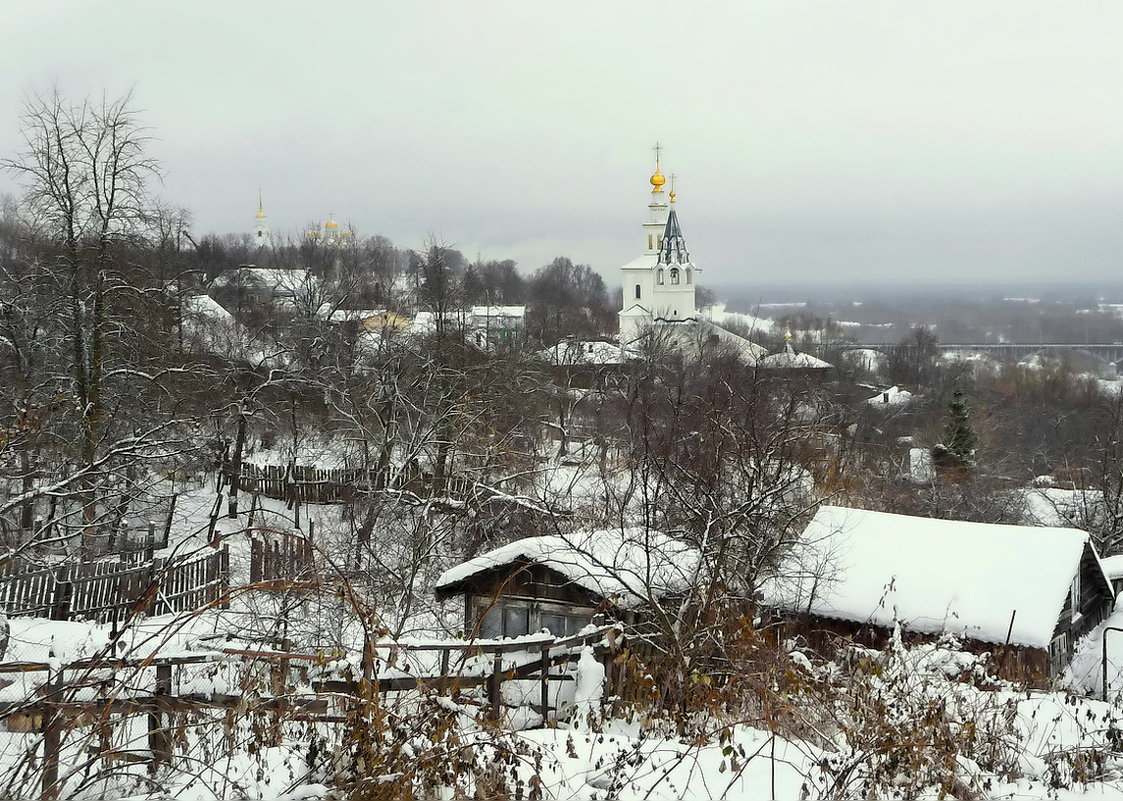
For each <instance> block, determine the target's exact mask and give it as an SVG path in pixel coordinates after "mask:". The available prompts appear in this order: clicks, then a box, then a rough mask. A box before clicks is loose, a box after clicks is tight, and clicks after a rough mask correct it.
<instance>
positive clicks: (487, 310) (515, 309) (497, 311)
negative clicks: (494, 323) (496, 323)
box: [472, 306, 526, 318]
mask: <svg viewBox="0 0 1123 801" xmlns="http://www.w3.org/2000/svg"><path fill="white" fill-rule="evenodd" d="M472 316H473V317H519V318H522V317H525V316H526V306H473V307H472Z"/></svg>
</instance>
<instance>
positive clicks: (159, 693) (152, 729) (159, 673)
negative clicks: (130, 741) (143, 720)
mask: <svg viewBox="0 0 1123 801" xmlns="http://www.w3.org/2000/svg"><path fill="white" fill-rule="evenodd" d="M171 694H172V666H171V665H170V664H163V665H157V666H156V692H155V698H154V699H153V706H152V711H151V712H149V713H148V750H149V751H151V752H152V761H151V762H149V763H148V772H149V773H155V772H156V771H157V769H159V767H160V765H161V764H163V763H165V762H169V761H170V760H171V758H172V740H171V736H170V735H169V734H168V730H167V729H166V728H165V727H164V719H165V717H166V714H167V712H168V707H169V704H168V696H170V695H171Z"/></svg>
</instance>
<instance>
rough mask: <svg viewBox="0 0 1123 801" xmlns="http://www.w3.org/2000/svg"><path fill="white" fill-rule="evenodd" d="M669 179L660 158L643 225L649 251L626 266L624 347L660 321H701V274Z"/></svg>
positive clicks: (622, 311) (622, 314)
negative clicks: (698, 302) (698, 281)
mask: <svg viewBox="0 0 1123 801" xmlns="http://www.w3.org/2000/svg"><path fill="white" fill-rule="evenodd" d="M666 182H667V179H666V178H664V177H663V173H662V172H661V171H660V163H659V157H658V156H656V161H655V172H654V173H653V174H652V176H651V202H650V203H649V204H648V206H647V208H648V217H647V222H645V223H644V224H643V235H644V242H645V244H646V245H647V250H646V252H645V253H644V254H643V255H642V256H640V257H639V258H637V259H635V260H633V261H631V262H629V263H628V264H625V265H624V266H623V267H621V268H620V269H621V271H622V273H623V276H622V277H623V281H624V305H623V307H622V308H621V309H620V313H619V319H620V342H621V343H622V344H627V343H629V342H633V341H635V340H636V339H638V338H639V337H640V336H641V335H642V334H643V333H644V331H645V330H647V329H648V328H650V326H651V325H652V323H655V322H685V321H688V320H697V319H698V317H699V314H698V310H697V309H696V308H695V301H694V282H695V280H696V276H697V274H698V272H699V270H698V267H697V266H696V265H695V264H694V263H693V262H691V261H690V253H689V252H688V251H687V249H686V240H685V239H684V238H683V236H682V228H681V227H680V226H679V222H678V213H677V212H676V211H675V205H674V204H675V190H674V187H673V185H672V188H671V191H670V193H668V194H665V193H664V192H663V186H664V184H666Z"/></svg>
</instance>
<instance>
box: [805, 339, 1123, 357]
mask: <svg viewBox="0 0 1123 801" xmlns="http://www.w3.org/2000/svg"><path fill="white" fill-rule="evenodd" d="M835 347H841V349H842V350H844V351H845V350H859V349H863V348H868V349H870V350H876V351H881V352H882V353H884V352H885V351H886V350H887V349H888V348H890V347H892V346H891V345H889V344H879V345H856V344H853V343H848V344H846V345H843V344H842V343H835ZM939 347H940V349H941V350H945V351H948V350H960V351H973V352H975V353H989V354H991V355H992V356H994V357H996V358H998V359H1001V360H1002V361H1009V362H1016V361H1021V360H1022V359H1025V358H1027V357H1029V356H1031V355H1033V354H1034V353H1037V352H1038V351H1040V350H1076V351H1085V352H1087V353H1091V354H1093V355H1094V356H1099V357H1100V358H1101V359H1104V360H1106V361H1109V362H1117V361H1119V360H1120V359H1123V342H1095V343H1083V344H1080V343H1060V342H1044V343H1042V342H941V343H940V344H939ZM829 348H830V345H827V346H825V347H824V350H827V349H829Z"/></svg>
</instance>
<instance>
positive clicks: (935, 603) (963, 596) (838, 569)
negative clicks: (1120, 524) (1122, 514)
mask: <svg viewBox="0 0 1123 801" xmlns="http://www.w3.org/2000/svg"><path fill="white" fill-rule="evenodd" d="M1087 542H1088V535H1087V534H1086V533H1085V532H1083V531H1080V530H1079V529H1073V528H1034V527H1029V526H1005V525H995V524H990V523H965V522H962V521H958V520H935V519H931V518H922V517H908V516H906V515H895V514H888V513H886V512H869V511H863V510H859V509H846V508H842V507H837V506H824V507H822V508H820V510H819V512H818V513H817V514H816V515H815V517H814V519H813V520H812V521H811V523H810V524H809V525H808V526H807V528H806V530H805V531H804V532H803V534H802V535H801V536H800V538H799V539H798V541H797V543H796V544H795V545H794V546H793V548H792V551H791V552H790V554H789V556H788V558H787V559H786V560H785V562H784V563H783V564H782V565H781V569H780V570H779V571H778V573H777V576H776V578H774V579H773V580H771V581H770V582H768V583H767V585H766V587H765V588H764V596H765V600H766V602H767V603H768V604H770V605H772V606H776V607H779V608H781V609H786V610H789V611H797V612H810V613H811V614H813V615H817V616H821V617H832V618H838V619H841V620H848V621H853V622H862V623H871V624H874V625H877V626H885V627H889V626H892V625H893V624H894V622H900V623H901V624H902V626H904V627H905V628H907V629H909V630H911V631H917V632H923V633H929V634H935V633H941V632H948V633H951V634H956V635H961V636H965V637H970V638H972V639H975V640H980V641H983V642H989V643H999V644H1001V643H1005V642H1007V631H1008V630H1009V632H1010V633H1009V642H1010V643H1011V644H1015V645H1024V646H1030V647H1033V648H1047V647H1048V646H1049V641H1050V639H1051V638H1052V635H1053V630H1054V629H1055V628H1056V625H1057V618H1058V617H1059V615H1060V613H1061V609H1062V608H1063V607H1064V603H1065V599H1066V597H1067V594H1068V591H1069V586H1070V584H1071V582H1072V579H1073V577H1074V576H1075V575H1076V574H1077V571H1078V570H1079V566H1080V560H1081V557H1082V555H1083V553H1084V547H1085V544H1086V543H1087ZM1011 616H1012V617H1013V625H1012V626H1011Z"/></svg>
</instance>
